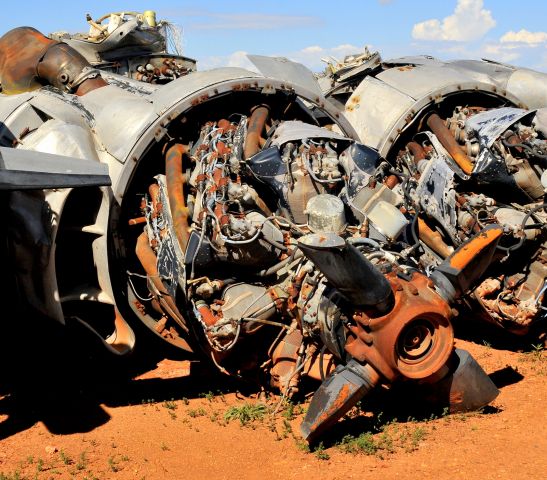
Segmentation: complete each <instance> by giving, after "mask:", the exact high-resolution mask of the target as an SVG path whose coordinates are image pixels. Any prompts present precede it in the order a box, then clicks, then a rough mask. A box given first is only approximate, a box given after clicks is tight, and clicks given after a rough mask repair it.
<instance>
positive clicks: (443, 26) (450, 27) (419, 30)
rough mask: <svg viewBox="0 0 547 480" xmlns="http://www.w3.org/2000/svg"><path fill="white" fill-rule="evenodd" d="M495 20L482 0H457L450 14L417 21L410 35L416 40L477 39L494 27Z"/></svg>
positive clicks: (460, 40)
mask: <svg viewBox="0 0 547 480" xmlns="http://www.w3.org/2000/svg"><path fill="white" fill-rule="evenodd" d="M495 25H496V21H495V20H494V18H493V17H492V13H491V12H490V10H486V9H484V8H483V0H458V4H457V5H456V9H455V10H454V13H453V14H452V15H449V16H448V17H445V18H443V19H442V20H439V19H437V18H432V19H430V20H426V21H424V22H421V23H417V24H415V25H414V27H413V28H412V37H413V38H415V39H417V40H442V41H458V42H462V41H470V40H477V39H479V38H481V37H482V36H484V34H485V33H486V32H488V31H489V30H491V29H492V28H494V26H495Z"/></svg>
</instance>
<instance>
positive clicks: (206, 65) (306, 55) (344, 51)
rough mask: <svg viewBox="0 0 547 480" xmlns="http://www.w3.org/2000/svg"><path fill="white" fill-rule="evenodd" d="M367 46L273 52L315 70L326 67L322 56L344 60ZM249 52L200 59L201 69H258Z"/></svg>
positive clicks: (312, 46) (313, 46)
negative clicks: (250, 58) (249, 57)
mask: <svg viewBox="0 0 547 480" xmlns="http://www.w3.org/2000/svg"><path fill="white" fill-rule="evenodd" d="M365 48H367V47H366V46H364V45H363V46H361V47H358V46H355V45H351V44H349V43H345V44H341V45H336V46H334V47H321V46H319V45H310V46H309V47H305V48H302V49H301V50H297V51H293V52H272V53H270V55H271V56H273V57H286V58H288V59H289V60H292V61H294V62H299V63H302V64H304V65H305V66H306V67H308V68H309V69H311V70H313V71H321V70H323V69H324V68H325V66H326V64H325V63H324V62H323V61H322V60H321V59H322V58H326V59H330V58H331V57H334V58H335V59H336V60H343V59H344V57H345V56H346V55H352V54H357V53H362V52H364V51H365ZM369 49H371V47H370V46H369ZM247 53H248V52H245V51H243V50H240V51H237V52H233V53H231V54H230V55H224V56H221V55H216V56H209V57H204V58H200V59H198V69H199V70H209V69H211V68H219V67H239V68H245V69H247V70H252V71H256V67H255V66H254V65H253V64H252V63H251V61H250V60H249V59H248V58H247ZM261 54H263V53H262V52H261Z"/></svg>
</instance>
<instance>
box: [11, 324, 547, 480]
mask: <svg viewBox="0 0 547 480" xmlns="http://www.w3.org/2000/svg"><path fill="white" fill-rule="evenodd" d="M46 330H47V329H46ZM59 332H60V331H59ZM59 332H57V333H56V334H54V335H53V337H51V332H49V331H48V335H50V336H49V337H47V339H46V340H47V342H46V341H44V339H45V337H44V336H43V335H41V334H32V335H28V334H27V335H26V336H24V337H23V338H25V342H23V343H20V342H19V341H15V339H17V338H19V337H17V336H14V337H12V338H10V339H8V340H6V337H4V338H3V343H4V344H5V345H4V348H3V349H2V351H1V353H0V360H1V361H2V363H1V365H2V368H3V369H4V370H3V373H2V374H1V375H0V377H1V378H0V380H1V386H0V438H1V440H0V472H2V473H1V474H0V479H12V478H13V479H14V478H29V479H34V478H38V479H49V478H52V479H61V478H79V479H85V478H87V479H93V478H97V479H110V478H112V479H120V480H121V479H175V478H176V479H179V478H180V479H200V478H216V479H231V478H238V479H255V478H266V479H270V478H271V479H277V478H279V479H281V478H283V479H292V478H295V479H297V478H316V479H348V478H382V479H391V478H437V479H444V478H446V479H455V478H465V479H467V480H472V479H481V480H485V479H505V478H511V479H520V478H522V479H524V478H526V479H539V478H545V472H546V471H547V453H546V452H547V433H546V432H547V429H546V427H547V411H546V409H545V402H546V400H547V358H546V356H545V353H544V352H539V351H534V349H533V348H530V346H529V348H527V350H528V351H518V350H520V349H521V347H522V345H520V346H518V347H517V346H516V344H515V343H514V342H513V341H512V340H510V341H508V342H505V343H504V342H497V343H496V342H492V343H493V345H490V344H489V343H487V342H484V341H483V340H482V339H481V337H482V335H475V338H472V337H469V335H466V334H464V335H460V336H463V337H465V338H467V340H458V341H457V345H458V346H459V347H460V348H465V349H467V350H469V351H470V352H471V353H472V354H473V355H474V356H475V358H476V359H477V360H478V361H479V363H480V364H481V365H482V366H483V368H484V369H485V370H486V372H487V373H488V374H490V375H491V378H492V379H493V380H494V381H495V383H496V384H497V385H498V387H499V388H500V390H501V393H500V395H499V397H498V398H497V399H496V400H495V401H494V402H493V405H492V406H491V407H488V408H486V409H485V410H484V411H483V412H480V413H473V414H466V415H461V414H460V415H443V412H438V411H437V412H436V411H434V410H431V409H430V408H429V407H427V408H423V407H422V408H420V407H417V406H416V405H415V402H413V401H412V400H413V399H412V398H411V396H410V394H409V392H408V391H405V390H404V389H397V390H395V391H386V390H385V389H381V390H379V391H377V392H376V393H375V394H373V395H372V396H371V397H370V398H368V399H367V400H366V401H363V404H362V407H361V410H357V409H355V410H354V411H352V414H351V415H349V416H348V417H347V418H346V419H344V420H343V421H341V422H340V424H339V425H338V427H337V428H335V429H334V431H333V432H332V433H331V434H330V435H329V436H328V438H326V439H325V443H324V445H323V446H322V448H319V449H316V450H315V451H312V452H309V451H306V447H305V444H304V443H303V442H302V441H301V440H300V439H299V437H298V426H299V424H300V421H301V420H302V416H303V415H302V409H303V408H305V404H304V405H303V406H297V407H295V408H294V409H293V411H292V412H291V411H290V410H287V409H285V410H284V411H283V412H281V413H280V414H278V415H277V416H276V418H275V419H273V420H272V418H271V417H270V416H269V415H266V416H265V417H263V418H262V419H260V420H256V421H254V422H250V423H248V424H247V425H241V423H240V422H239V421H238V420H237V419H235V420H232V421H228V420H226V418H225V417H226V414H227V412H230V411H232V413H234V410H233V409H232V410H230V408H231V407H234V406H235V407H237V408H238V409H239V410H237V411H238V412H240V411H241V407H242V406H243V405H246V404H252V405H256V404H257V403H259V402H264V403H266V404H267V405H268V408H270V409H271V408H273V406H275V403H276V400H277V399H276V398H274V397H269V398H260V399H258V398H257V394H256V392H254V393H253V391H252V389H251V390H250V391H244V390H242V385H240V384H237V383H234V382H231V381H229V380H226V379H224V378H219V377H218V376H215V375H211V374H208V373H207V372H205V371H203V369H201V368H200V367H199V365H196V364H190V363H189V362H187V361H173V360H170V361H169V360H161V356H159V355H158V354H157V353H153V352H152V350H151V353H150V355H148V356H147V357H151V358H147V361H146V362H141V364H139V366H138V368H137V367H135V366H134V365H133V364H132V363H128V364H125V363H123V362H121V363H120V364H118V363H116V362H114V363H110V364H109V360H108V359H105V358H102V357H100V356H99V357H93V356H91V357H90V356H88V355H87V354H86V353H83V352H86V351H87V350H86V348H87V346H86V345H82V344H80V343H78V342H76V343H73V344H69V345H67V337H66V336H65V334H64V333H59ZM35 333H36V332H35ZM42 333H43V332H42ZM489 334H490V335H491V332H489ZM14 335H17V332H14ZM19 336H20V337H21V336H22V335H21V332H20V331H19ZM69 338H71V339H72V337H69ZM487 338H489V340H490V341H492V340H491V339H492V337H491V336H490V337H488V336H487ZM495 338H497V337H495ZM521 343H522V342H521ZM508 344H509V345H508ZM523 348H524V347H523ZM112 365H115V366H114V367H112ZM257 410H258V409H256V408H255V409H254V411H257ZM258 411H259V410H258ZM259 412H260V411H259ZM395 417H397V419H398V420H397V419H396V418H395ZM366 431H371V432H372V436H370V437H361V443H358V442H357V441H356V440H355V438H356V437H358V436H359V435H360V433H362V432H366ZM347 435H351V436H352V437H347ZM410 476H412V477H410Z"/></svg>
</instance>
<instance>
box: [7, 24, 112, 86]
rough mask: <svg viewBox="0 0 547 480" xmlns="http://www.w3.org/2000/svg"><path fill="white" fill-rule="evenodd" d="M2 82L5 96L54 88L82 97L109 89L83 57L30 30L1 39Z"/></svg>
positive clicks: (14, 30)
mask: <svg viewBox="0 0 547 480" xmlns="http://www.w3.org/2000/svg"><path fill="white" fill-rule="evenodd" d="M0 79H1V81H2V93H4V94H6V95H13V94H17V93H23V92H29V91H32V90H36V89H37V88H40V87H42V86H43V85H52V86H53V87H56V88H59V89H60V90H62V91H65V92H68V93H75V94H76V95H80V96H81V95H85V94H86V93H88V92H90V91H92V90H95V89H97V88H100V87H104V86H105V85H107V83H106V81H105V80H103V79H102V78H101V77H100V74H99V71H98V70H96V69H93V68H91V65H90V64H89V62H88V61H87V60H86V59H85V58H84V57H83V56H82V55H81V54H80V53H78V52H77V51H76V50H74V49H73V48H72V47H70V46H68V45H67V44H66V43H61V42H56V41H54V40H51V39H49V38H47V37H45V36H44V35H42V34H41V33H40V32H39V31H38V30H36V29H34V28H31V27H19V28H14V29H13V30H10V31H9V32H7V33H6V34H5V35H4V36H2V37H1V38H0Z"/></svg>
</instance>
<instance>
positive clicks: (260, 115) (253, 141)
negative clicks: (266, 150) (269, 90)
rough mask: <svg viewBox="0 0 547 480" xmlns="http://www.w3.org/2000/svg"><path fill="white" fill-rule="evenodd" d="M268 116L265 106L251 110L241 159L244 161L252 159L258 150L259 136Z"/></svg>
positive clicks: (268, 111)
mask: <svg viewBox="0 0 547 480" xmlns="http://www.w3.org/2000/svg"><path fill="white" fill-rule="evenodd" d="M269 116H270V107H268V106H267V105H259V106H258V107H255V109H254V110H253V113H252V114H251V118H250V119H249V127H248V129H247V138H245V145H244V147H243V158H244V159H245V160H247V159H248V158H250V157H252V156H253V155H255V154H256V153H257V152H258V151H259V150H260V140H261V134H262V131H263V130H264V126H265V125H266V121H267V120H268V117H269Z"/></svg>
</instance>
